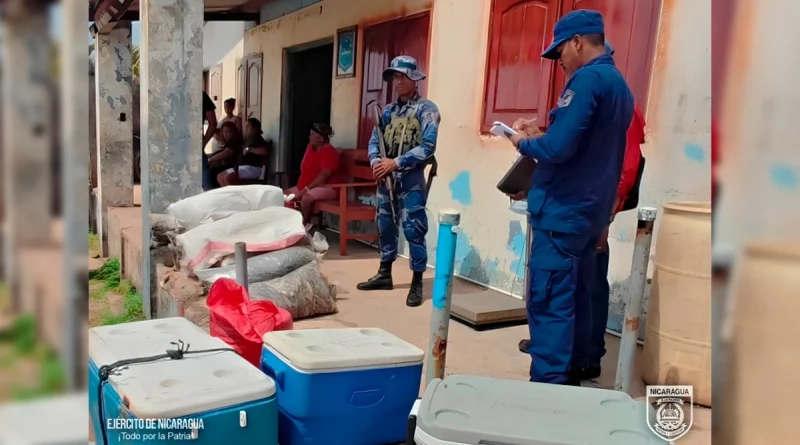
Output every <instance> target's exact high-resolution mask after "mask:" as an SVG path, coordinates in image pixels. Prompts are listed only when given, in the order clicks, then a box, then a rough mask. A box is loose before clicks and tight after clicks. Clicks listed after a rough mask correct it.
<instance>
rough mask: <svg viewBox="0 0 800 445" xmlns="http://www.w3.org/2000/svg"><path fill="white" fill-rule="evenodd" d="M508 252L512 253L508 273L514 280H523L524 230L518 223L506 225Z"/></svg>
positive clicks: (512, 222) (513, 222)
mask: <svg viewBox="0 0 800 445" xmlns="http://www.w3.org/2000/svg"><path fill="white" fill-rule="evenodd" d="M507 247H508V250H510V251H511V252H513V253H514V261H512V262H511V266H510V270H509V273H510V275H511V276H512V277H515V278H523V279H524V278H525V258H524V256H525V230H524V229H523V228H522V223H520V222H519V221H511V222H509V223H508V242H507Z"/></svg>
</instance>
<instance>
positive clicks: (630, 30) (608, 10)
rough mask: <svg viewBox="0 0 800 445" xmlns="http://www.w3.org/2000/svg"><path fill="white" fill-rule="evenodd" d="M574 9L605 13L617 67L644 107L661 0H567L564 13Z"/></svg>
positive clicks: (557, 90)
mask: <svg viewBox="0 0 800 445" xmlns="http://www.w3.org/2000/svg"><path fill="white" fill-rule="evenodd" d="M574 9H594V10H596V11H600V13H601V14H603V21H604V25H605V35H606V39H608V41H609V42H611V45H612V46H613V47H614V61H615V62H616V65H617V68H619V70H620V72H621V73H622V75H623V76H625V80H627V82H628V86H629V87H630V89H631V92H632V93H633V97H634V98H635V99H636V101H637V102H638V103H639V105H640V106H641V107H642V108H643V109H645V108H646V105H647V94H648V92H649V89H650V73H651V71H652V67H653V57H654V48H655V39H656V33H657V29H658V18H659V14H660V12H661V0H571V1H570V0H566V1H565V5H564V11H563V13H564V14H566V13H567V12H569V11H572V10H574ZM563 77H564V76H563V73H562V74H560V75H559V80H558V82H557V83H556V85H555V87H556V95H557V94H558V92H560V91H561V88H563V86H564V82H563ZM556 99H557V97H556ZM554 104H555V102H553V105H554Z"/></svg>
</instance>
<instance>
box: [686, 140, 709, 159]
mask: <svg viewBox="0 0 800 445" xmlns="http://www.w3.org/2000/svg"><path fill="white" fill-rule="evenodd" d="M683 154H684V155H685V156H686V157H687V158H688V159H689V160H690V161H694V162H703V161H704V160H705V158H706V151H705V150H703V147H701V146H699V145H697V144H693V143H689V144H686V146H685V147H683Z"/></svg>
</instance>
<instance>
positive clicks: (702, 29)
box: [244, 0, 710, 302]
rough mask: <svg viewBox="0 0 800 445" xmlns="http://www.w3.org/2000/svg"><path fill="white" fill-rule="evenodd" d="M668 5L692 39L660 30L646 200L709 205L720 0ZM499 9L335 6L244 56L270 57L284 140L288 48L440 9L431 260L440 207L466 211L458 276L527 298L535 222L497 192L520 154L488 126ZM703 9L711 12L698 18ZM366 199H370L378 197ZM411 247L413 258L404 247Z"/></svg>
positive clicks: (435, 15)
mask: <svg viewBox="0 0 800 445" xmlns="http://www.w3.org/2000/svg"><path fill="white" fill-rule="evenodd" d="M664 3H665V4H666V5H668V6H666V7H665V10H664V19H667V20H669V21H670V22H672V23H682V25H681V32H680V33H674V34H673V33H670V32H669V27H668V26H667V27H663V29H662V32H661V33H660V35H659V43H658V45H659V50H658V57H659V59H658V60H657V61H656V68H655V69H654V71H656V73H655V74H654V77H655V78H656V79H654V80H655V81H656V83H657V84H658V86H659V87H658V89H657V91H655V92H654V93H652V96H651V100H650V104H651V106H650V110H648V114H649V115H650V116H658V119H653V121H652V122H650V126H649V133H650V134H649V136H648V143H647V145H646V147H645V148H644V150H645V156H647V157H648V173H647V175H648V177H646V179H645V184H644V186H643V187H644V190H643V197H642V199H643V204H646V205H658V204H659V203H660V202H661V201H663V200H667V199H697V200H707V199H708V198H709V193H710V189H709V179H708V178H709V155H708V151H709V128H710V124H709V120H710V118H709V113H710V81H709V80H708V79H709V78H710V74H709V73H710V50H709V46H710V29H709V27H708V23H710V22H709V21H710V0H691V1H689V0H672V1H669V0H665V2H664ZM431 5H432V6H431ZM490 7H491V1H488V0H459V1H458V2H456V1H452V0H449V1H448V0H436V1H433V2H429V1H423V0H407V1H399V0H396V1H390V0H325V1H323V2H321V3H319V4H316V5H313V6H311V7H308V8H305V9H302V10H300V11H298V12H295V13H292V14H288V15H286V16H283V17H281V18H279V19H276V20H273V21H270V22H267V23H265V24H262V25H260V26H258V27H256V28H254V29H252V30H250V31H248V32H247V33H246V36H245V42H244V54H245V55H248V54H252V53H259V52H260V53H263V54H264V84H263V89H264V92H263V97H262V100H263V103H264V108H263V110H262V115H263V116H264V119H263V121H264V127H265V132H266V133H267V135H268V136H269V137H271V138H273V139H275V140H279V137H278V136H279V134H278V133H279V117H280V103H281V86H282V79H281V77H282V69H283V67H282V63H283V50H284V48H287V47H291V46H294V45H299V44H303V43H309V42H313V41H316V40H321V39H325V38H331V37H333V36H334V34H335V32H336V29H338V28H343V27H347V26H352V25H355V24H360V25H362V26H364V25H369V24H373V23H377V22H379V21H385V20H390V19H392V18H395V17H399V16H403V15H411V14H415V13H418V12H421V11H424V10H431V11H432V12H431V13H432V29H431V44H430V56H429V59H430V62H429V66H430V68H429V72H428V80H429V82H428V96H429V97H430V98H431V99H432V100H433V101H435V102H436V103H437V104H438V105H439V109H440V111H441V114H442V122H441V126H440V131H439V143H438V148H437V153H436V156H437V159H438V161H439V176H438V177H437V178H436V180H435V181H434V184H433V189H432V191H431V195H430V198H429V202H428V209H429V214H428V217H429V221H430V228H429V231H428V250H429V262H430V263H431V265H433V264H435V260H436V255H435V249H436V233H437V231H438V227H437V224H436V220H437V218H436V215H437V213H438V211H439V210H440V209H443V208H455V209H458V210H459V211H460V212H461V213H462V218H461V229H462V230H461V233H460V235H459V238H458V244H457V248H456V266H455V270H456V273H457V274H459V275H461V276H463V277H466V278H469V279H471V280H474V281H478V282H481V283H483V284H486V285H488V286H491V287H494V288H497V289H500V290H503V291H505V292H510V293H513V294H516V295H521V294H522V292H523V289H522V283H523V277H524V258H523V256H524V244H525V220H524V217H523V216H521V215H518V214H515V213H512V212H511V211H510V210H509V205H510V203H509V201H508V198H506V197H505V196H504V195H502V194H500V193H499V192H498V191H497V189H496V188H495V186H496V184H497V181H498V180H499V179H500V178H501V177H502V175H503V174H504V173H505V172H506V171H507V170H508V168H509V167H510V166H511V163H512V162H513V160H514V159H515V158H516V151H515V150H514V149H513V147H512V146H511V145H510V144H509V143H508V142H507V141H505V140H502V139H500V138H496V137H490V136H486V135H481V134H480V131H479V127H480V119H481V113H482V107H483V93H484V78H485V72H486V52H487V40H488V30H489V18H490V14H489V12H490ZM698 8H699V9H700V10H702V9H703V8H706V10H705V11H699V12H698ZM684 23H685V25H684ZM684 27H685V28H684ZM362 29H363V28H362ZM361 37H362V33H359V38H361ZM358 51H359V55H358V59H357V60H358V65H357V72H358V74H357V76H356V77H355V78H353V79H344V80H335V79H333V76H331V78H332V82H333V93H332V94H333V97H332V109H331V116H332V118H331V120H332V125H333V127H334V128H335V129H336V139H335V143H336V145H337V146H339V147H348V148H349V147H353V146H355V144H356V140H357V132H358V116H359V111H360V103H361V101H360V97H361V73H360V71H361V69H362V63H363V53H362V51H363V44H362V42H360V41H359V45H358ZM668 62H669V63H668ZM687 67H690V68H691V69H688V70H687ZM361 200H362V201H364V202H370V199H369V198H368V197H363V198H361ZM635 218H636V216H635V215H623V216H621V217H620V219H619V221H618V222H617V223H616V224H615V225H614V227H613V229H612V235H611V249H612V257H611V261H612V264H611V267H610V271H611V273H610V276H611V278H612V283H613V284H614V286H613V288H614V289H616V291H615V294H614V297H613V298H614V299H615V301H616V302H619V298H620V297H619V296H620V295H621V291H620V290H619V289H620V288H622V287H623V286H624V284H625V278H626V277H627V275H628V272H629V270H630V261H631V255H632V252H633V238H634V236H635V232H636V223H635ZM362 226H367V225H362ZM355 228H356V227H355V226H351V229H355ZM400 248H401V249H402V251H403V252H406V253H407V249H406V247H405V243H403V242H402V241H401V245H400Z"/></svg>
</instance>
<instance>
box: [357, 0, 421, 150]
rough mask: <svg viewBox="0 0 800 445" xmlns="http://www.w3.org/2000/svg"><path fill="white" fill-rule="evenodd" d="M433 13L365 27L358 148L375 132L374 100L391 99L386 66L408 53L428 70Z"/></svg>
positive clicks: (380, 101) (387, 100)
mask: <svg viewBox="0 0 800 445" xmlns="http://www.w3.org/2000/svg"><path fill="white" fill-rule="evenodd" d="M429 31H430V14H429V13H427V12H426V13H424V14H420V15H417V16H413V17H409V18H405V19H400V20H394V21H391V22H386V23H381V24H380V25H375V26H370V27H369V28H365V29H364V64H363V65H362V66H363V67H364V76H363V79H362V91H361V120H360V124H359V132H358V148H367V144H368V143H369V138H370V136H371V135H372V128H373V126H374V119H373V118H372V113H373V111H372V108H371V107H368V105H370V104H371V103H372V102H373V101H378V102H379V103H380V104H381V106H383V105H386V104H387V103H389V102H392V101H393V100H394V99H395V97H394V91H393V90H392V88H391V85H387V84H386V83H385V82H384V81H383V70H384V69H385V68H386V67H387V66H388V65H389V61H391V60H392V59H393V58H394V57H396V56H398V55H401V54H405V55H409V56H412V57H414V58H416V59H417V63H419V69H420V70H421V71H423V72H426V73H427V67H428V38H429ZM427 88H428V82H427V81H422V82H420V83H419V90H420V94H422V95H423V96H424V95H425V93H426V92H427Z"/></svg>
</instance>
